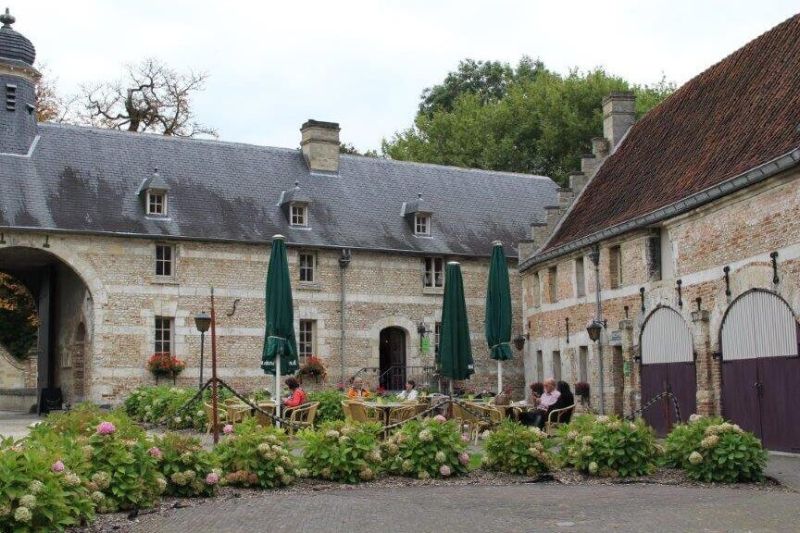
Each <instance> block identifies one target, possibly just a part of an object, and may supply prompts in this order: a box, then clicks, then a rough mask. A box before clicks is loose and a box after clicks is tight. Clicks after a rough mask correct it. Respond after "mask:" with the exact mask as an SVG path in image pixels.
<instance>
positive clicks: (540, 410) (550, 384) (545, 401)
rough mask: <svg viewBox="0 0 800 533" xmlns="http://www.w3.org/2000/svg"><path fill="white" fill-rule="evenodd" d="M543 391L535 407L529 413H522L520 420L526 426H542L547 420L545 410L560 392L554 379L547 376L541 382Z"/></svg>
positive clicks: (548, 408)
mask: <svg viewBox="0 0 800 533" xmlns="http://www.w3.org/2000/svg"><path fill="white" fill-rule="evenodd" d="M543 387H544V392H543V393H542V395H541V396H540V397H539V398H538V399H537V400H536V409H535V410H534V411H532V412H529V413H524V414H523V415H522V416H521V417H520V421H521V422H522V423H523V424H525V425H526V426H537V427H538V428H540V429H541V428H543V427H544V423H545V421H546V420H547V412H548V411H549V410H550V408H551V407H552V406H553V405H554V404H555V403H556V402H557V401H558V397H559V396H561V393H560V392H559V391H558V390H557V389H556V380H555V379H553V378H548V379H546V380H545V381H544V384H543Z"/></svg>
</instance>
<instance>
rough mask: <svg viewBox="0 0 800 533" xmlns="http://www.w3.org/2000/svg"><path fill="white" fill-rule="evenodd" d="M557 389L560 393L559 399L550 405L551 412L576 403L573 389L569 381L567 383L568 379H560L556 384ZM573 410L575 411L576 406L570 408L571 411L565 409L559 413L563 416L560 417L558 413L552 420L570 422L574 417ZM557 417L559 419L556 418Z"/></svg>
mask: <svg viewBox="0 0 800 533" xmlns="http://www.w3.org/2000/svg"><path fill="white" fill-rule="evenodd" d="M556 389H557V390H558V392H559V393H560V394H559V396H558V400H556V403H554V404H553V405H552V407H550V409H549V410H550V411H551V412H552V411H555V410H556V409H564V408H565V407H569V406H571V405H575V396H573V394H572V390H570V388H569V383H567V382H566V381H559V382H558V383H557V384H556ZM572 411H574V408H573V409H570V410H569V411H564V412H563V413H559V414H560V415H561V416H560V417H559V416H558V415H556V416H555V417H554V419H553V420H552V422H563V423H564V424H568V423H569V421H570V420H571V419H572ZM556 418H558V419H557V420H556Z"/></svg>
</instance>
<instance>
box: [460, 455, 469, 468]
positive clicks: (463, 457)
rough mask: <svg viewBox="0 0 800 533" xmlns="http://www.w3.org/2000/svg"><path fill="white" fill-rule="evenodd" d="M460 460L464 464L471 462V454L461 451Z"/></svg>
mask: <svg viewBox="0 0 800 533" xmlns="http://www.w3.org/2000/svg"><path fill="white" fill-rule="evenodd" d="M458 462H459V463H461V464H462V465H464V466H467V465H468V464H469V454H468V453H467V452H461V453H460V454H458Z"/></svg>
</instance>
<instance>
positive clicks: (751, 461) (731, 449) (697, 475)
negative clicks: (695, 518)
mask: <svg viewBox="0 0 800 533" xmlns="http://www.w3.org/2000/svg"><path fill="white" fill-rule="evenodd" d="M667 454H668V457H669V459H668V460H669V462H670V463H673V464H675V465H676V466H680V467H681V468H683V469H684V470H686V474H687V475H688V476H689V477H690V478H692V479H694V480H697V481H706V482H711V481H716V482H722V483H736V482H742V481H761V480H762V479H764V467H765V466H766V463H767V453H766V451H764V448H763V447H762V446H761V441H759V440H758V438H757V437H756V436H755V435H753V434H752V433H749V432H746V431H744V430H742V428H740V427H739V426H738V425H736V424H731V423H729V422H725V421H723V420H722V419H721V418H705V417H698V416H696V415H693V416H692V418H690V421H689V423H688V424H683V425H679V426H677V427H676V428H675V429H673V430H672V432H671V433H670V435H669V436H668V437H667Z"/></svg>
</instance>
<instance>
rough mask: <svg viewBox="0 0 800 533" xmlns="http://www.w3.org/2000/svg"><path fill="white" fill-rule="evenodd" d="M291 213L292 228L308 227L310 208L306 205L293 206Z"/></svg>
mask: <svg viewBox="0 0 800 533" xmlns="http://www.w3.org/2000/svg"><path fill="white" fill-rule="evenodd" d="M290 211H291V224H292V226H308V206H306V205H305V204H292V205H291V208H290Z"/></svg>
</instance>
